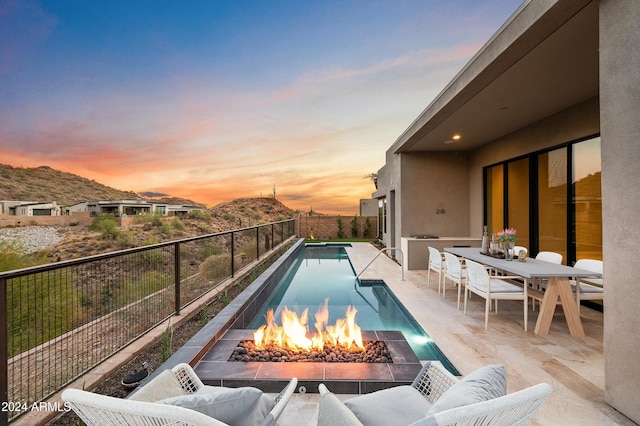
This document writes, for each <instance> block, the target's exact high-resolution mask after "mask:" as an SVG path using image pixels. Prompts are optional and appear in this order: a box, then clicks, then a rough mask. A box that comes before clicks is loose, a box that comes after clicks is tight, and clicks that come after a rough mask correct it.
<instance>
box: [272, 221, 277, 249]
mask: <svg viewBox="0 0 640 426" xmlns="http://www.w3.org/2000/svg"><path fill="white" fill-rule="evenodd" d="M274 235H275V233H274V232H273V223H272V224H271V246H272V247H275V246H276V240H275V239H274V238H273V237H274Z"/></svg>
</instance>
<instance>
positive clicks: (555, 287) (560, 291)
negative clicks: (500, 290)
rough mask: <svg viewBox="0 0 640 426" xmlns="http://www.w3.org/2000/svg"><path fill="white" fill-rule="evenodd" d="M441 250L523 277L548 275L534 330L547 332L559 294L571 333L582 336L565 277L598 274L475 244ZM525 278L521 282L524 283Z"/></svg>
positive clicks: (576, 308) (597, 276) (568, 284)
mask: <svg viewBox="0 0 640 426" xmlns="http://www.w3.org/2000/svg"><path fill="white" fill-rule="evenodd" d="M444 250H445V251H447V252H449V253H452V254H455V255H456V256H460V257H462V258H464V259H471V260H473V261H475V262H478V263H482V264H484V265H487V266H490V267H492V268H495V269H497V270H501V271H504V272H506V273H508V274H509V275H517V276H520V277H522V278H524V279H525V280H526V281H531V280H533V279H535V278H546V279H548V282H547V288H546V291H545V292H544V295H543V296H542V303H541V304H540V313H539V314H538V320H537V321H536V327H535V329H534V333H536V334H549V328H550V327H551V320H552V319H553V314H554V312H555V309H556V305H557V303H558V297H559V298H560V303H561V304H562V310H563V312H564V317H565V319H566V320H567V325H568V326H569V332H570V333H571V335H572V336H584V328H583V327H582V321H581V319H580V313H579V311H578V306H577V304H576V300H575V299H574V296H573V292H572V291H571V284H570V283H569V278H572V277H576V278H580V277H591V278H601V274H597V273H594V272H592V271H587V270H584V269H577V268H573V267H571V266H565V265H558V264H555V263H550V262H545V261H542V260H537V259H532V258H529V257H527V258H526V259H525V261H524V262H520V261H519V260H518V259H513V260H505V259H500V258H496V257H492V256H489V255H486V254H484V253H481V252H480V249H479V248H478V247H451V248H445V249H444ZM526 281H525V285H527V282H526Z"/></svg>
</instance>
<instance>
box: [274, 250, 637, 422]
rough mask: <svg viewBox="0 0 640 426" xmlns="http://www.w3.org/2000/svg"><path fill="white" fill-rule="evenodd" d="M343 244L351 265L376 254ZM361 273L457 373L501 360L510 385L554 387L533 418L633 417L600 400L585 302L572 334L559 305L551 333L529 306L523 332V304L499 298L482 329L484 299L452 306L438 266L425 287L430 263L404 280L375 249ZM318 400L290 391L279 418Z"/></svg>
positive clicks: (595, 330) (314, 409)
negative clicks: (383, 289)
mask: <svg viewBox="0 0 640 426" xmlns="http://www.w3.org/2000/svg"><path fill="white" fill-rule="evenodd" d="M347 250H348V252H349V257H350V259H351V262H352V263H353V266H354V268H355V269H356V271H360V270H361V269H362V268H363V267H364V266H365V265H366V264H367V263H368V262H369V261H370V260H371V259H372V258H373V256H375V254H376V249H375V248H374V247H373V246H372V245H370V244H367V243H354V244H353V247H351V248H348V249H347ZM362 278H365V279H383V280H384V281H385V282H386V283H387V285H388V286H389V287H390V288H391V289H392V290H393V292H394V293H395V294H396V296H397V297H398V298H399V299H400V300H401V301H402V303H403V304H404V305H405V307H406V308H407V309H408V310H409V311H410V312H411V314H412V315H413V316H414V317H415V319H416V320H417V321H418V322H419V323H420V324H421V325H422V327H423V328H424V329H425V330H426V331H427V333H429V335H430V336H431V337H432V338H433V340H434V341H435V342H436V343H437V344H438V346H439V347H440V349H441V350H442V351H443V352H444V353H445V355H446V356H447V357H448V358H449V360H451V362H452V363H453V364H454V365H455V366H456V368H457V369H458V370H459V371H460V372H461V374H463V375H466V374H468V373H470V372H472V371H473V370H475V369H476V368H479V367H482V366H485V365H489V364H503V365H504V366H505V367H506V370H507V388H508V392H509V393H511V392H515V391H518V390H520V389H524V388H526V387H528V386H531V385H534V384H536V383H540V382H546V383H549V384H550V385H551V386H552V387H553V393H552V394H551V396H550V397H549V398H548V399H547V400H546V401H545V403H544V404H543V406H542V408H541V410H540V411H539V412H538V414H537V415H536V417H535V418H534V419H533V421H532V422H531V424H533V425H552V424H588V425H634V424H635V423H634V422H632V421H631V420H629V419H628V418H627V417H625V416H624V415H622V414H621V413H619V412H618V411H616V410H615V409H614V408H612V407H611V406H609V405H608V404H607V403H606V402H605V401H604V353H603V338H602V337H603V315H602V313H600V312H597V311H593V310H591V309H589V308H585V307H584V306H583V307H582V309H581V317H582V322H583V326H584V330H585V337H572V336H571V335H570V334H569V329H568V327H567V324H566V322H565V320H564V316H563V315H562V311H561V309H562V308H560V307H558V308H557V312H556V315H555V316H554V319H553V322H552V325H551V330H550V332H549V334H548V335H546V336H540V335H536V334H534V333H533V331H532V330H533V329H534V326H535V321H536V319H537V314H538V311H537V310H536V311H535V312H533V311H531V310H529V323H528V330H529V331H527V332H525V331H524V328H523V323H522V304H521V303H518V302H513V301H500V304H499V311H498V314H496V313H494V312H491V313H490V317H489V329H488V330H487V331H485V330H484V300H483V299H480V298H479V297H477V296H474V297H472V298H471V299H470V300H469V302H468V306H467V315H464V314H463V311H462V306H461V308H460V310H458V309H457V308H456V306H457V291H456V289H455V288H454V287H451V286H449V287H447V291H446V297H445V298H444V299H443V298H442V297H441V296H439V295H438V291H437V275H436V274H433V275H432V277H431V288H427V271H407V272H405V281H402V280H401V269H400V266H399V265H398V264H396V263H395V262H393V261H392V260H391V259H389V258H388V257H386V256H380V257H379V258H378V259H377V260H376V261H375V262H374V263H373V264H372V265H371V266H370V267H369V269H367V271H366V272H365V273H364V274H363V275H362ZM356 319H357V318H356ZM340 397H341V399H348V398H353V397H354V395H340ZM318 400H319V396H318V394H305V395H301V394H298V393H296V394H294V395H293V397H292V399H291V401H290V403H289V405H288V406H287V408H286V409H285V411H284V412H283V414H282V417H281V418H280V423H279V424H281V425H285V426H286V425H315V424H316V421H317V413H318Z"/></svg>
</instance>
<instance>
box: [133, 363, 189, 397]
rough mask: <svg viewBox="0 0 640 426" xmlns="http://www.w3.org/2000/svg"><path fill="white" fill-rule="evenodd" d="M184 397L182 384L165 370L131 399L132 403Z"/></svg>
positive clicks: (171, 373)
mask: <svg viewBox="0 0 640 426" xmlns="http://www.w3.org/2000/svg"><path fill="white" fill-rule="evenodd" d="M180 395H184V390H183V389H182V386H180V382H179V381H178V379H177V378H176V376H175V374H173V372H172V371H171V370H164V371H163V372H162V373H160V374H158V375H157V376H156V377H154V378H153V380H151V381H150V382H149V383H147V384H146V385H144V386H142V387H141V388H140V389H138V390H137V391H136V392H135V393H134V394H133V395H131V396H130V397H129V399H130V400H132V401H142V402H157V401H160V400H161V399H166V398H171V397H174V396H180Z"/></svg>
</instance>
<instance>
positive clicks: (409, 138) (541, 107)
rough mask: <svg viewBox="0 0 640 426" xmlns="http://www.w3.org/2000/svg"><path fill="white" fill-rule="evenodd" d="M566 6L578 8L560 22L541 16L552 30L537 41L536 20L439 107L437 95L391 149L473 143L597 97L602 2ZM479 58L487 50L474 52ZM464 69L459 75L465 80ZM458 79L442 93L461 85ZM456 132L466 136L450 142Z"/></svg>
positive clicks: (462, 147) (459, 146)
mask: <svg viewBox="0 0 640 426" xmlns="http://www.w3.org/2000/svg"><path fill="white" fill-rule="evenodd" d="M565 4H566V3H565ZM564 13H572V15H571V16H569V17H567V18H565V19H564V21H563V22H560V23H558V22H557V21H554V20H553V19H552V18H549V17H548V16H547V17H546V18H547V20H546V22H544V20H543V19H540V25H539V26H546V29H544V28H543V29H542V31H545V30H546V31H547V32H548V33H549V34H548V35H545V36H544V38H541V39H540V40H539V41H536V42H535V44H534V45H533V46H532V45H531V44H532V42H531V40H535V37H536V36H537V37H538V38H540V34H539V32H540V31H541V29H540V28H537V27H536V26H535V25H533V26H531V28H530V29H529V30H527V31H528V32H524V33H523V34H522V35H521V36H520V37H519V39H517V40H514V41H513V43H511V45H510V47H509V48H507V49H504V53H503V54H502V55H498V56H497V57H496V59H495V60H494V61H493V62H492V63H490V64H487V65H486V66H485V67H484V68H483V69H482V70H481V71H480V72H477V75H476V76H475V77H474V78H473V79H471V80H469V82H468V83H467V84H466V85H465V86H464V87H463V88H461V89H459V91H458V92H457V93H455V94H453V95H450V100H449V101H448V102H447V103H446V104H443V105H442V106H438V102H437V101H438V100H437V99H436V101H434V103H432V105H430V107H428V108H427V109H426V110H425V111H424V112H423V114H422V115H421V117H418V119H416V121H415V122H414V123H413V124H412V125H411V126H410V127H409V129H407V131H405V133H404V134H403V135H402V136H401V137H400V138H399V139H398V140H397V141H396V143H395V144H394V146H393V147H392V150H393V152H395V153H398V152H411V151H461V150H472V149H475V148H477V147H478V146H481V145H483V144H486V143H489V142H491V141H494V140H496V139H498V138H500V137H502V136H505V135H508V134H510V133H512V132H514V131H516V130H518V129H521V128H523V127H525V126H527V125H530V124H532V123H535V122H537V121H539V120H541V119H543V118H545V117H549V116H551V115H553V114H555V113H557V112H559V111H562V110H564V109H567V108H569V107H570V106H572V105H575V104H578V103H580V102H582V101H585V100H587V99H590V98H592V97H594V96H597V95H598V87H599V84H598V80H599V74H598V5H597V2H591V3H589V4H587V5H586V7H583V8H581V9H580V10H578V11H575V12H573V11H571V12H567V11H566V10H565V11H564ZM550 27H551V29H550ZM535 32H538V34H535ZM527 39H528V40H527ZM490 43H491V42H489V44H490ZM477 60H482V53H480V54H479V55H477V56H476V57H474V58H473V59H472V61H477ZM464 72H465V71H464V70H463V71H462V72H461V73H460V74H459V75H458V76H457V77H456V79H460V80H462V79H463V78H464V77H465V76H464ZM456 79H454V81H452V83H450V84H449V86H448V87H447V88H446V89H445V90H444V91H443V92H442V93H441V95H439V96H440V97H442V96H443V95H447V91H455V90H456ZM425 117H426V118H425ZM454 134H460V135H461V139H460V141H458V142H454V143H448V144H445V143H444V142H445V141H450V140H451V138H452V136H453V135H454Z"/></svg>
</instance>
